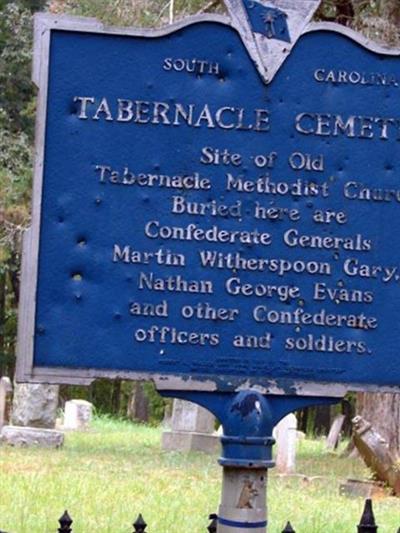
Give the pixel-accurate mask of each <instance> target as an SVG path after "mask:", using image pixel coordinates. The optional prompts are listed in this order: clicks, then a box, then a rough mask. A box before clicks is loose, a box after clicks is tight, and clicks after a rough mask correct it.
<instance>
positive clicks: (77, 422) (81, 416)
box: [63, 400, 93, 430]
mask: <svg viewBox="0 0 400 533" xmlns="http://www.w3.org/2000/svg"><path fill="white" fill-rule="evenodd" d="M92 416H93V404H91V403H90V402H87V401H86V400H70V401H69V402H65V407H64V425H63V427H64V429H72V430H82V429H87V428H88V427H89V426H90V423H91V421H92Z"/></svg>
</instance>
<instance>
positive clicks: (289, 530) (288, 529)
mask: <svg viewBox="0 0 400 533" xmlns="http://www.w3.org/2000/svg"><path fill="white" fill-rule="evenodd" d="M282 533H296V531H295V530H294V529H293V528H292V524H291V523H290V522H288V523H287V524H286V527H285V529H284V530H283V531H282Z"/></svg>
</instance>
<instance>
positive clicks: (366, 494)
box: [339, 479, 387, 498]
mask: <svg viewBox="0 0 400 533" xmlns="http://www.w3.org/2000/svg"><path fill="white" fill-rule="evenodd" d="M339 492H340V494H341V495H342V496H347V497H348V498H382V497H385V496H386V495H387V490H386V489H385V487H384V485H383V484H382V483H379V482H377V481H370V480H367V481H364V480H359V479H348V480H347V481H346V482H344V483H342V484H341V485H340V488H339Z"/></svg>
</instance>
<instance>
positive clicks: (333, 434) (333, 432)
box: [326, 415, 346, 450]
mask: <svg viewBox="0 0 400 533" xmlns="http://www.w3.org/2000/svg"><path fill="white" fill-rule="evenodd" d="M345 418H346V417H345V416H344V415H337V416H336V417H335V419H334V421H333V422H332V425H331V429H330V430H329V435H328V437H327V439H326V448H327V449H328V450H336V448H337V447H338V444H339V438H340V432H341V431H342V427H343V424H344V421H345Z"/></svg>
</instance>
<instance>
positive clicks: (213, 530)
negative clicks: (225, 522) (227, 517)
mask: <svg viewBox="0 0 400 533" xmlns="http://www.w3.org/2000/svg"><path fill="white" fill-rule="evenodd" d="M208 518H209V520H211V522H210V524H209V526H208V528H207V531H208V532H209V533H217V524H218V516H217V515H216V514H210V516H209V517H208Z"/></svg>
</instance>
